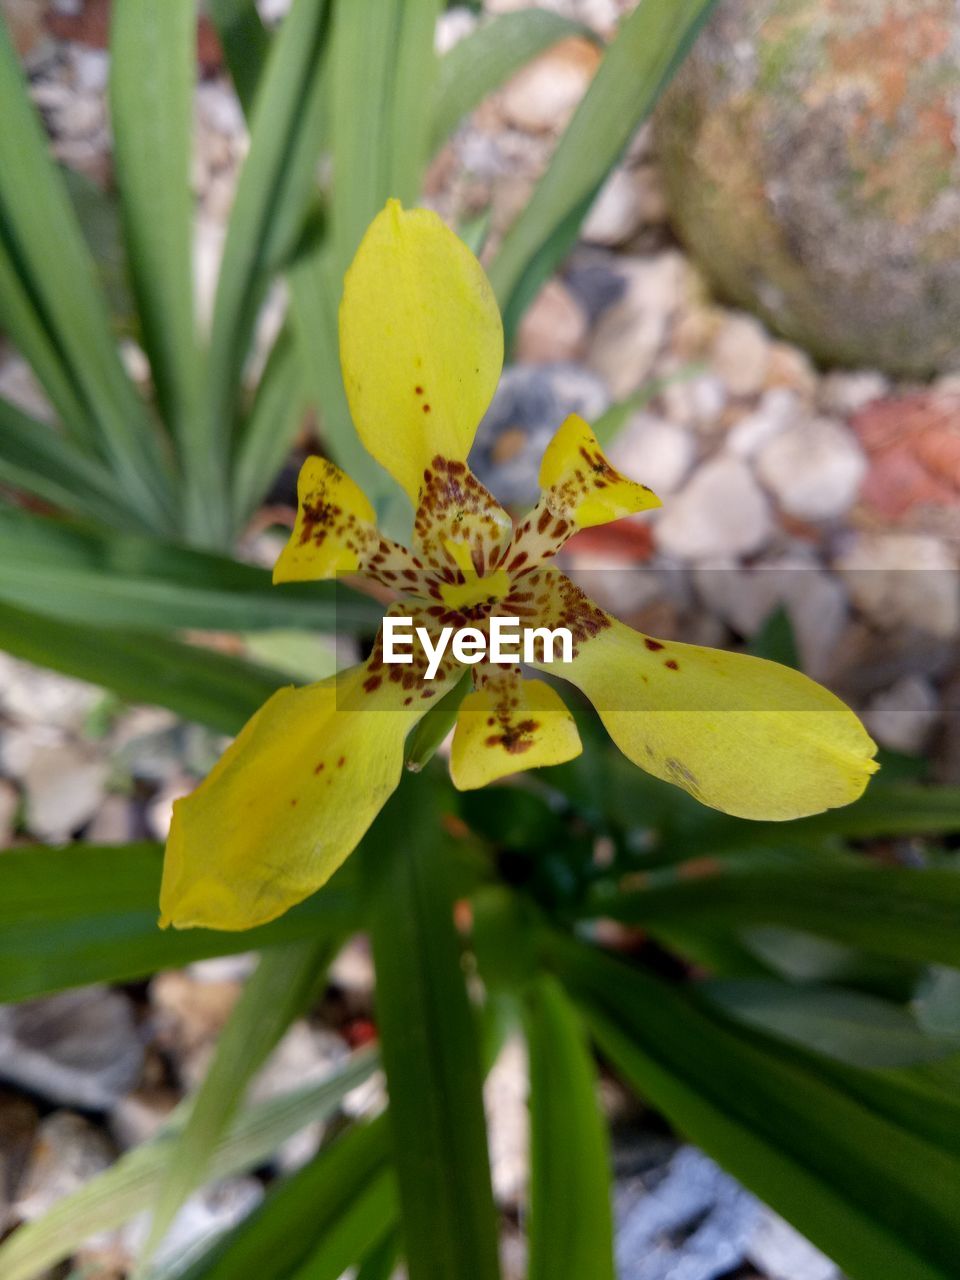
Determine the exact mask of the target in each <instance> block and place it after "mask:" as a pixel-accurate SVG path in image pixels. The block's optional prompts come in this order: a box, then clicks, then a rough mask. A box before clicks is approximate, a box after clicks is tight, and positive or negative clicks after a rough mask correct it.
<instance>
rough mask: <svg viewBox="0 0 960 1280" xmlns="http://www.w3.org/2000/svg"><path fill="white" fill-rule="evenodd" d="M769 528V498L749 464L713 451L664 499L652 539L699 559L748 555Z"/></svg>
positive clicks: (758, 546) (667, 548) (682, 555)
mask: <svg viewBox="0 0 960 1280" xmlns="http://www.w3.org/2000/svg"><path fill="white" fill-rule="evenodd" d="M772 532H773V520H772V516H771V514H770V504H769V503H768V501H767V499H766V497H765V496H764V494H763V493H762V492H761V490H760V487H759V485H758V484H757V482H756V480H754V478H753V475H752V474H751V472H750V470H749V468H748V467H747V466H746V465H745V464H744V463H742V462H740V461H739V460H738V459H737V458H728V457H718V458H714V459H713V460H712V461H710V462H708V463H707V464H706V465H705V466H703V467H701V468H700V470H699V471H697V472H696V473H695V475H694V477H693V479H692V480H691V481H690V483H689V484H688V485H687V486H686V488H685V489H683V491H682V492H681V493H679V494H677V495H676V496H675V497H674V498H671V499H670V501H669V502H668V503H666V505H665V507H664V510H663V515H662V517H661V519H660V520H659V521H658V522H657V526H656V539H657V543H658V545H659V546H660V547H661V548H662V550H664V551H666V552H667V554H668V555H673V556H678V557H679V558H680V559H684V560H703V559H706V558H708V557H712V556H718V555H719V556H723V555H729V556H743V555H750V554H752V553H753V552H755V551H759V550H760V549H761V548H762V547H763V546H764V545H765V544H766V542H767V541H768V540H769V538H770V536H771V534H772Z"/></svg>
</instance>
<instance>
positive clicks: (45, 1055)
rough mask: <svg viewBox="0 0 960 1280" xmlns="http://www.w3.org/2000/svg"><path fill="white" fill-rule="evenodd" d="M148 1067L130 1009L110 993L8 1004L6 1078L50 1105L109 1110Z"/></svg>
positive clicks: (91, 991) (4, 1009)
mask: <svg viewBox="0 0 960 1280" xmlns="http://www.w3.org/2000/svg"><path fill="white" fill-rule="evenodd" d="M142 1065H143V1044H142V1041H141V1038H140V1034H139V1032H138V1030H137V1028H136V1026H135V1024H134V1021H133V1015H132V1013H131V1009H130V1003H129V1001H128V1000H127V999H126V997H125V996H123V995H121V994H120V993H119V992H116V991H110V990H109V989H108V988H107V987H81V988H80V989H78V990H76V991H64V992H61V993H60V994H59V995H55V996H48V997H47V998H45V999H43V1000H28V1001H26V1002H25V1003H23V1004H17V1005H2V1006H0V1077H2V1078H3V1079H5V1080H7V1081H10V1082H11V1083H12V1084H15V1085H18V1086H19V1087H20V1088H22V1089H27V1090H29V1091H30V1092H31V1093H35V1094H38V1095H39V1096H40V1097H42V1098H45V1099H46V1100H47V1101H48V1102H55V1103H57V1104H59V1105H61V1106H72V1107H83V1108H86V1109H91V1110H101V1109H102V1110H106V1109H107V1108H109V1107H111V1106H113V1104H114V1103H115V1102H116V1101H117V1100H118V1098H120V1097H121V1095H122V1094H124V1093H126V1092H127V1090H128V1089H131V1088H133V1086H134V1085H135V1084H136V1082H137V1078H138V1077H139V1075H140V1070H141V1067H142Z"/></svg>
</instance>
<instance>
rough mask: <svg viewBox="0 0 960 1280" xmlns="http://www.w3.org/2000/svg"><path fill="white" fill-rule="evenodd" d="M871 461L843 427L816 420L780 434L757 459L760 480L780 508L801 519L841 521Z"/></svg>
mask: <svg viewBox="0 0 960 1280" xmlns="http://www.w3.org/2000/svg"><path fill="white" fill-rule="evenodd" d="M866 471H867V460H866V458H865V457H864V453H863V450H862V449H861V448H860V446H859V444H858V443H857V441H856V438H855V437H854V435H853V432H852V431H850V430H849V429H848V428H847V427H846V426H844V425H843V424H842V423H839V422H834V421H833V420H832V419H830V418H814V419H813V420H812V421H811V422H806V423H802V422H801V423H797V425H796V426H793V427H788V428H787V430H786V431H783V432H780V433H779V434H778V435H776V436H775V437H774V439H772V440H770V441H769V442H768V443H767V444H765V445H764V446H763V448H762V449H761V450H760V453H759V456H758V459H757V472H758V474H759V476H760V479H761V480H762V481H763V482H764V484H765V485H766V486H767V487H768V488H769V489H770V490H771V491H772V492H773V494H774V495H775V496H776V499H777V502H778V503H779V504H780V507H781V508H782V509H783V510H784V511H786V512H787V513H788V514H789V515H792V516H797V517H798V518H799V519H801V520H837V519H839V518H840V516H843V515H846V513H847V511H849V509H850V507H852V506H853V503H854V501H855V499H856V497H857V493H858V492H859V489H860V485H861V483H862V481H863V478H864V476H865V475H866Z"/></svg>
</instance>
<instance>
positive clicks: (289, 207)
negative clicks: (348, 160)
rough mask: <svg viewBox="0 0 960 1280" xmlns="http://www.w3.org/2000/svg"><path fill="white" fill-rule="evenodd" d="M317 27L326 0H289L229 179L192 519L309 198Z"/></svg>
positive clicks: (215, 481) (218, 478)
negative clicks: (269, 291)
mask: <svg viewBox="0 0 960 1280" xmlns="http://www.w3.org/2000/svg"><path fill="white" fill-rule="evenodd" d="M326 29H327V4H326V0H296V2H295V3H294V5H293V8H292V9H291V11H290V13H289V14H288V16H287V18H286V19H285V20H284V23H283V25H282V27H281V29H280V32H279V34H278V36H277V37H276V39H275V40H274V41H273V42H272V47H271V51H270V57H269V59H268V61H267V65H266V68H265V70H264V72H263V76H262V79H261V81H260V84H259V87H258V90H257V93H256V98H255V104H254V107H253V113H252V116H251V120H250V150H249V153H248V155H247V159H246V162H245V164H244V166H243V170H242V172H241V174H240V181H239V183H238V186H237V194H236V197H235V199H234V205H233V213H232V215H231V219H230V226H229V228H228V231H227V240H226V244H225V245H224V251H223V261H222V264H221V268H220V277H219V281H218V284H217V294H216V300H215V303H214V314H213V329H212V333H211V338H210V357H209V363H208V392H209V395H208V405H207V414H206V418H205V423H206V435H207V441H206V461H205V464H204V467H203V469H202V470H201V471H200V473H199V484H198V487H196V488H195V490H194V494H193V505H192V512H193V519H194V521H195V522H200V521H203V520H205V519H207V517H208V510H207V498H208V495H209V493H210V491H211V489H213V490H214V491H216V490H218V489H219V488H220V486H221V484H222V475H223V469H224V465H225V463H226V460H227V458H228V457H229V455H230V452H231V445H232V435H233V431H234V427H235V420H236V413H237V393H238V390H239V387H240V382H241V374H242V371H243V366H244V362H245V360H246V357H247V354H248V349H249V345H250V339H251V336H252V334H253V328H254V324H255V322H256V319H257V315H258V312H259V309H260V305H261V303H262V302H263V298H264V295H265V291H266V288H267V285H268V284H269V283H270V279H271V275H272V272H273V271H275V270H276V268H277V267H278V266H279V264H280V261H281V260H282V258H283V256H284V252H285V251H287V250H288V249H289V248H290V239H291V237H292V236H295V235H297V234H298V233H299V232H300V230H301V228H302V226H303V221H304V218H305V217H306V212H307V208H308V205H309V202H310V197H311V194H312V190H313V176H314V175H313V171H314V167H315V165H316V162H317V158H318V156H319V150H320V141H321V137H322V134H321V122H322V114H323V110H324V99H323V93H322V88H323V80H322V72H323V58H322V53H323V45H324V40H325V38H326ZM220 500H221V499H218V501H220ZM222 500H225V497H224V499H222ZM214 532H216V531H214Z"/></svg>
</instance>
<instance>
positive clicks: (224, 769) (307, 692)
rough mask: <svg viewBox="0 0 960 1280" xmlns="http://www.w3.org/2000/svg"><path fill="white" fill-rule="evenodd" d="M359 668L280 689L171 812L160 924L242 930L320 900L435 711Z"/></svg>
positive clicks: (400, 686)
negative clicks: (407, 746)
mask: <svg viewBox="0 0 960 1280" xmlns="http://www.w3.org/2000/svg"><path fill="white" fill-rule="evenodd" d="M369 680H370V677H369V676H368V673H367V669H366V667H354V668H352V669H351V670H350V671H347V672H344V673H342V675H340V676H339V677H336V676H335V677H332V678H331V679H329V680H324V681H323V682H321V683H320V684H314V685H310V686H308V687H306V688H302V689H294V688H288V689H281V690H279V692H277V693H275V694H274V695H273V697H272V698H270V700H269V701H268V702H267V703H265V705H264V706H263V707H261V709H260V710H259V711H258V712H257V714H256V715H255V716H254V717H253V718H252V719H251V720H250V721H249V722H248V723H247V725H246V726H245V727H244V729H243V730H242V731H241V733H240V735H239V737H238V738H237V739H236V741H235V742H234V743H233V744H232V746H230V747H229V748H228V750H227V751H226V753H225V754H224V756H223V757H222V759H221V760H220V761H219V763H218V764H217V765H216V766H215V768H214V769H213V771H212V772H211V773H210V775H209V777H207V779H206V780H205V781H204V782H202V783H201V784H200V786H199V787H198V788H197V789H196V791H194V792H193V793H192V794H191V795H189V796H187V797H186V798H185V799H183V800H178V801H177V803H176V804H175V805H174V810H173V824H172V826H171V829H170V838H169V840H168V842H167V850H166V856H165V859H164V866H163V882H162V885H161V889H160V911H161V915H160V923H161V925H162V926H164V927H165V926H167V925H170V924H172V925H174V926H176V927H177V928H181V929H183V928H188V927H191V926H202V927H204V928H209V929H250V928H253V927H254V926H255V925H259V924H265V923H266V922H267V921H269V920H273V919H274V918H275V917H276V916H279V915H281V914H282V913H283V912H284V911H286V910H287V909H288V908H289V907H292V906H294V905H295V904H296V903H297V902H300V901H301V900H302V899H303V898H306V897H307V896H308V895H309V894H311V893H313V892H314V891H315V890H316V889H319V888H320V886H321V885H322V884H324V883H325V882H326V881H327V880H328V879H329V878H330V876H331V875H333V873H334V871H336V869H337V868H338V867H339V866H340V864H341V863H342V862H343V861H344V859H345V858H346V857H347V856H348V854H350V853H351V852H352V851H353V850H354V849H355V848H356V846H357V844H358V843H359V841H360V839H361V838H362V837H363V835H364V833H365V832H366V830H367V828H368V827H369V826H370V823H371V822H372V821H373V819H374V818H375V817H376V816H377V814H378V813H379V811H380V809H381V808H382V807H383V805H384V803H385V802H386V800H387V798H388V797H389V796H390V794H391V792H392V791H393V790H394V789H395V788H396V786H397V783H398V782H399V780H400V772H401V769H402V767H403V746H404V739H405V738H406V736H407V733H408V731H409V730H410V729H411V728H412V726H413V724H414V723H415V722H416V721H417V720H418V719H419V718H420V716H421V715H422V714H423V713H424V712H425V711H426V710H427V709H428V708H429V706H430V705H431V704H430V703H429V702H424V701H422V699H420V698H419V697H418V698H415V699H414V700H413V703H412V705H411V706H409V707H405V706H404V705H403V702H404V698H405V697H406V696H407V695H406V693H405V691H404V689H403V686H402V685H401V684H400V683H393V682H390V681H380V680H377V683H376V687H375V689H373V690H370V691H368V690H367V687H366V685H365V681H367V682H369Z"/></svg>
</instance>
